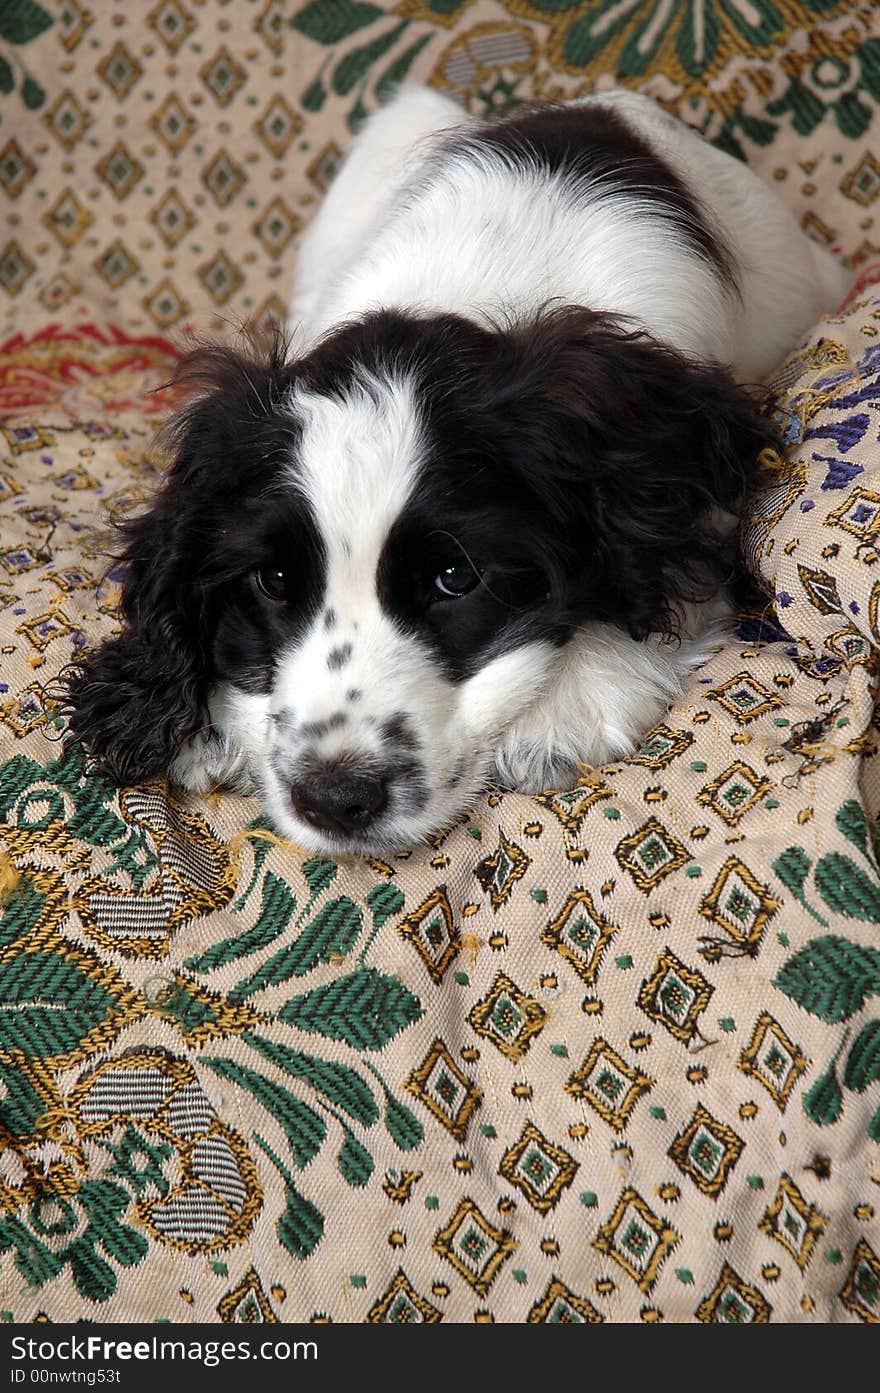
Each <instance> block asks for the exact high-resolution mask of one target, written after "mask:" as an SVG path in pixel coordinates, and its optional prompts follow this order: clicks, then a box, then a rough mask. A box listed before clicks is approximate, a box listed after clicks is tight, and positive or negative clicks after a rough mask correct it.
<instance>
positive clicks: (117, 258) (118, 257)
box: [95, 238, 138, 290]
mask: <svg viewBox="0 0 880 1393" xmlns="http://www.w3.org/2000/svg"><path fill="white" fill-rule="evenodd" d="M95 270H96V271H97V272H98V275H99V276H100V277H101V279H102V280H104V281H106V282H107V284H108V285H109V287H110V289H111V290H118V288H119V286H121V285H124V284H125V282H126V281H127V280H130V279H131V277H132V276H135V275H137V272H138V263H137V262H136V261H135V260H134V258H133V257H132V256H131V255H130V254H129V251H128V248H127V247H126V246H125V245H124V244H123V243H122V242H120V241H119V239H118V238H117V240H116V241H115V242H112V243H111V244H110V246H109V247H107V249H106V251H104V252H102V253H101V255H100V256H99V257H98V258H97V260H96V261H95Z"/></svg>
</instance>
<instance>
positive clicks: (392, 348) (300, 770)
mask: <svg viewBox="0 0 880 1393" xmlns="http://www.w3.org/2000/svg"><path fill="white" fill-rule="evenodd" d="M845 285H846V278H845V276H844V273H843V271H842V269H841V268H840V267H839V266H838V265H837V264H836V263H835V262H834V261H833V259H832V258H831V256H830V255H829V254H828V253H826V252H824V251H822V250H820V249H819V248H818V247H816V246H815V245H813V244H812V243H811V242H809V241H808V240H807V239H806V238H805V237H804V235H803V234H802V233H801V231H800V229H799V228H798V226H797V223H796V222H795V220H794V218H793V217H792V215H791V214H790V213H789V212H787V211H786V209H785V208H784V207H783V206H782V205H781V204H780V203H779V202H778V201H777V199H776V198H775V197H774V195H773V194H772V193H771V191H770V190H769V189H768V188H767V187H765V186H764V185H763V184H762V183H761V182H760V180H759V179H758V178H757V177H756V176H755V175H753V174H752V173H750V172H749V171H748V170H747V169H746V168H745V167H744V166H742V165H740V164H738V163H737V162H736V161H735V160H733V159H731V158H730V157H728V156H726V155H724V154H721V153H719V152H718V151H717V150H715V149H713V148H712V147H710V146H708V145H707V144H705V143H703V142H702V141H701V140H700V139H699V137H698V136H696V135H695V134H694V133H692V132H691V131H689V130H688V129H687V128H686V127H684V126H682V125H680V124H679V123H677V122H676V121H675V120H673V119H672V118H670V117H668V116H667V115H666V114H665V113H664V112H663V111H662V110H661V109H660V108H658V107H657V106H656V105H655V104H654V103H653V102H651V101H650V100H648V99H647V98H645V97H640V96H636V95H631V94H627V93H614V94H612V95H602V96H596V97H591V98H589V99H587V100H585V101H581V102H576V103H573V104H571V105H566V106H550V107H543V108H536V109H529V110H525V111H523V112H520V113H518V114H515V115H514V116H512V117H510V118H509V119H506V120H503V121H501V122H497V123H492V124H483V123H481V122H479V121H477V120H474V119H472V118H471V117H469V116H468V115H466V114H465V113H464V112H463V111H462V110H461V109H460V108H459V107H457V106H456V105H454V104H453V103H452V102H451V101H449V100H448V99H447V98H445V97H443V96H441V95H439V94H438V93H436V92H433V91H429V90H426V89H421V88H412V89H409V90H405V91H404V92H403V93H402V94H400V95H399V96H398V97H397V99H396V100H395V101H394V102H393V103H392V104H391V105H389V106H388V107H386V108H385V109H384V110H383V111H382V112H380V114H379V115H377V116H375V117H374V118H373V119H372V121H371V122H369V123H368V124H367V125H366V127H365V128H364V130H363V132H362V133H361V134H360V136H359V137H358V138H357V140H356V141H355V144H354V147H353V149H352V151H351V154H350V156H349V158H348V160H347V162H346V164H345V165H344V167H343V169H342V171H341V172H340V174H339V175H338V177H337V179H336V181H335V182H334V184H333V186H332V188H331V190H330V192H329V195H328V197H327V199H326V201H325V202H324V204H323V206H322V208H321V210H320V212H319V213H318V215H317V217H316V219H315V222H314V224H313V226H312V228H311V229H310V231H309V233H308V236H307V238H306V240H305V244H304V245H303V248H302V253H301V256H300V260H299V268H298V282H297V290H296V293H295V298H294V304H293V310H292V319H293V321H294V322H295V324H296V325H297V326H298V328H297V332H298V334H299V340H300V341H299V343H298V344H297V347H296V352H295V353H289V352H288V351H287V350H286V349H285V348H283V347H281V346H279V348H278V349H277V350H276V351H275V352H274V353H270V354H269V355H268V356H266V357H265V358H263V359H260V358H258V357H248V356H242V355H240V354H239V353H238V352H236V351H234V350H232V349H230V348H221V347H214V348H203V349H201V350H197V351H196V352H195V354H194V355H192V356H191V357H190V359H189V360H188V362H187V363H186V364H185V365H184V367H183V370H182V380H183V381H184V382H185V383H186V384H188V385H189V387H190V389H191V390H192V393H193V395H192V399H191V401H190V404H189V405H188V406H186V407H185V408H184V410H183V411H182V412H181V413H180V414H179V415H178V416H177V418H176V419H175V421H174V422H173V425H172V428H171V435H170V439H171V442H172V447H173V452H174V459H173V463H172V465H171V468H170V470H169V473H168V476H167V479H166V481H165V482H164V484H163V486H162V487H161V489H160V490H159V492H158V494H157V496H156V497H155V498H154V500H153V501H152V503H151V505H150V506H149V508H148V509H147V510H146V511H145V512H143V513H142V514H141V515H140V516H138V517H137V518H136V519H135V520H134V521H132V522H130V523H129V524H128V526H127V535H126V541H125V551H124V561H125V582H124V590H123V619H124V624H123V628H122V630H121V632H120V633H119V635H118V636H117V637H115V638H112V639H111V640H109V641H108V642H106V643H105V644H103V646H101V647H99V648H98V649H97V650H95V651H94V652H92V653H91V654H89V655H87V656H86V658H85V660H84V662H83V663H82V664H81V665H80V667H79V669H78V671H76V672H75V673H74V675H73V676H72V677H71V679H70V681H69V688H68V691H69V700H70V704H71V707H72V717H71V726H72V729H73V731H74V733H75V734H76V735H77V736H79V737H81V738H82V739H83V740H84V741H85V742H86V743H87V745H88V746H89V747H90V748H91V750H92V752H93V754H94V755H95V756H96V758H97V759H98V760H99V762H100V763H101V764H102V765H103V766H104V767H105V768H106V769H107V770H108V771H109V772H110V774H111V775H112V776H113V777H114V778H115V779H116V780H117V781H119V782H122V783H125V782H131V781H134V780H138V779H141V778H143V777H145V776H148V775H152V774H156V773H158V772H161V771H166V770H167V771H169V772H170V775H171V777H172V779H173V780H175V781H176V782H177V783H179V784H182V785H183V786H184V787H185V788H190V789H195V790H205V789H207V788H209V787H210V786H212V785H213V784H215V783H225V784H230V785H233V786H237V787H239V788H242V789H256V790H258V791H259V792H260V794H261V795H262V798H263V800H264V803H265V806H266V808H267V810H268V812H269V814H270V815H271V817H272V818H273V819H274V821H275V823H276V825H277V826H278V827H279V829H280V830H282V831H283V832H284V833H285V834H286V835H287V836H289V837H291V838H292V839H293V840H295V841H297V842H299V843H302V844H305V845H308V846H311V847H315V848H318V849H322V850H326V851H330V852H340V851H357V850H361V851H370V852H373V851H379V850H383V849H391V848H400V847H403V846H405V845H407V844H411V843H413V842H416V841H418V840H420V839H422V838H424V837H425V836H426V835H427V834H429V833H432V832H434V831H436V830H437V829H439V828H441V827H443V826H444V825H446V824H448V823H449V822H450V821H451V820H452V819H453V818H454V817H455V816H456V815H457V814H459V813H460V812H461V810H462V808H463V807H464V806H465V805H466V804H467V803H468V802H469V801H470V800H472V799H473V797H474V795H475V794H476V793H477V792H478V791H480V790H482V789H484V788H486V787H488V786H490V785H492V784H496V785H500V786H502V787H504V788H508V789H518V790H522V791H525V792H531V791H538V790H541V789H543V788H546V787H548V786H554V787H560V786H563V785H566V784H570V783H571V782H573V780H574V779H575V778H576V777H577V766H578V764H579V762H582V761H585V762H588V763H590V764H597V763H601V762H603V761H607V760H610V759H613V758H618V757H620V756H625V755H626V754H628V753H630V752H631V751H632V750H633V749H634V748H635V747H636V745H637V743H638V742H639V740H640V737H641V736H642V735H643V734H644V732H645V731H646V730H647V729H648V728H649V727H650V726H651V725H652V724H653V723H655V722H656V721H657V720H658V719H660V717H661V716H662V715H663V713H664V711H665V710H666V708H667V706H668V704H669V703H670V701H672V700H673V699H674V698H675V696H676V695H677V694H678V693H679V691H680V690H681V686H682V683H683V680H684V679H685V678H686V676H687V675H688V673H689V672H690V671H691V670H692V669H693V668H695V667H696V666H697V665H699V664H700V663H702V662H703V661H704V660H705V658H706V656H707V654H708V652H709V649H710V646H711V644H712V643H713V642H717V641H718V640H719V637H720V636H722V635H723V633H724V624H725V620H726V618H727V616H728V614H729V609H730V605H729V599H728V597H727V595H726V593H725V580H726V577H727V576H728V574H729V571H730V566H731V557H732V553H733V545H732V533H733V530H734V519H735V515H736V513H737V510H738V508H739V507H740V505H741V502H742V499H743V496H744V493H745V491H746V490H747V488H748V487H749V486H750V484H751V483H752V482H753V481H754V479H755V476H756V472H757V467H756V459H757V456H758V455H759V453H760V451H761V449H762V447H763V446H764V445H765V444H766V443H768V442H770V441H772V439H773V431H772V429H771V427H770V426H769V425H768V423H767V421H766V420H764V419H763V418H762V416H761V414H760V412H759V410H758V407H757V405H756V400H755V397H754V395H753V394H752V392H751V391H750V390H749V389H748V388H747V387H744V386H742V385H738V384H742V383H752V382H754V381H756V380H757V379H759V378H761V377H762V376H763V375H764V374H766V373H767V372H768V371H769V370H770V369H771V368H772V367H773V366H774V365H775V364H776V363H777V362H778V361H779V360H780V359H781V358H782V356H783V355H784V354H785V352H786V350H787V349H788V348H790V347H791V346H792V344H793V343H795V342H796V341H797V339H798V337H799V336H800V335H801V334H802V333H803V332H804V330H805V329H807V328H808V327H809V326H810V325H811V324H812V323H813V322H814V321H815V319H816V318H817V317H818V315H819V314H820V313H821V312H822V311H823V310H825V309H828V308H833V307H834V306H835V305H836V304H837V303H838V302H839V300H840V299H841V297H842V295H843V293H844V291H845Z"/></svg>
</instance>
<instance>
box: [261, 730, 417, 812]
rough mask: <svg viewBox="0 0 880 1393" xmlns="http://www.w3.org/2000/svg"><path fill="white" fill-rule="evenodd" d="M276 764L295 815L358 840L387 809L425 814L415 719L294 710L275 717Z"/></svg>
mask: <svg viewBox="0 0 880 1393" xmlns="http://www.w3.org/2000/svg"><path fill="white" fill-rule="evenodd" d="M274 725H275V732H276V745H275V751H274V755H273V759H272V767H273V770H274V773H275V776H276V778H277V779H278V781H279V783H280V784H281V787H282V790H283V796H284V797H285V798H286V799H287V801H288V803H289V806H290V808H291V810H292V812H293V813H294V815H295V816H296V817H298V818H300V819H301V820H302V821H303V822H305V823H307V824H308V825H309V826H310V827H314V828H316V829H318V830H320V831H322V832H326V833H328V834H330V835H332V836H335V837H343V838H346V839H348V838H354V839H355V840H359V839H360V836H361V835H362V834H363V833H365V832H367V831H368V830H369V829H373V828H375V827H376V826H378V825H381V823H382V820H383V817H384V816H385V815H386V814H397V813H414V812H420V811H421V810H422V809H423V808H424V806H425V804H426V802H427V800H428V779H427V774H426V770H425V766H424V764H423V761H422V759H421V758H420V755H419V751H420V748H421V742H420V740H419V737H418V735H417V733H416V730H415V723H414V721H413V719H412V718H411V717H410V716H408V715H407V714H406V713H404V712H400V711H397V712H393V713H392V714H391V715H390V716H387V717H384V718H379V717H374V716H370V715H367V714H359V715H358V717H357V718H354V717H353V716H351V715H349V714H348V713H346V712H344V711H336V712H331V713H330V714H329V715H327V716H324V717H321V718H317V719H310V720H298V719H297V716H296V713H295V712H294V711H292V710H290V709H286V710H284V711H282V712H280V713H279V714H278V715H276V716H275V718H274Z"/></svg>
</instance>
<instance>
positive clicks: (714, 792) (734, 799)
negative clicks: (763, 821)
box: [697, 760, 773, 827]
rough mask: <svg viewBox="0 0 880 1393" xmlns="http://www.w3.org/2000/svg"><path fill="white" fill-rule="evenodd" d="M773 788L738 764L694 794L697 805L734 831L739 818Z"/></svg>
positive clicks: (731, 766)
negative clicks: (733, 828)
mask: <svg viewBox="0 0 880 1393" xmlns="http://www.w3.org/2000/svg"><path fill="white" fill-rule="evenodd" d="M772 787H773V784H772V783H771V782H770V780H769V779H765V778H764V776H763V775H762V774H758V773H756V772H755V770H754V769H751V768H750V767H749V765H748V764H744V763H743V762H742V760H737V761H736V762H735V763H734V764H731V765H728V767H727V768H726V769H725V770H724V772H723V773H721V774H719V775H718V778H717V779H712V780H711V782H710V783H708V784H706V785H705V787H704V788H701V789H700V792H699V793H698V794H697V802H698V803H703V804H704V805H705V806H706V807H707V808H711V809H712V811H713V813H717V814H718V816H719V817H720V818H721V819H722V821H724V822H726V823H727V825H728V827H736V825H737V823H738V822H739V821H740V819H741V818H742V817H744V815H745V814H746V813H747V812H748V811H749V809H750V808H753V807H754V806H755V804H756V803H759V802H760V801H761V799H762V798H763V797H764V796H765V795H766V794H768V793H769V792H770V790H771V788H772Z"/></svg>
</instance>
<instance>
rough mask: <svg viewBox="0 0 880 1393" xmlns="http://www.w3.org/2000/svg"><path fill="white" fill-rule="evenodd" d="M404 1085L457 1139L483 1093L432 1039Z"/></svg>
mask: <svg viewBox="0 0 880 1393" xmlns="http://www.w3.org/2000/svg"><path fill="white" fill-rule="evenodd" d="M406 1086H407V1088H408V1090H409V1092H410V1093H412V1094H414V1095H415V1097H416V1098H418V1099H419V1100H420V1101H421V1102H422V1103H424V1105H425V1107H426V1108H427V1109H428V1111H429V1112H430V1113H432V1114H433V1116H434V1117H435V1118H436V1119H437V1121H438V1122H440V1123H442V1125H443V1126H444V1127H445V1128H446V1130H447V1131H448V1132H451V1133H452V1135H453V1136H454V1137H455V1139H456V1140H457V1141H464V1138H465V1135H466V1133H467V1129H468V1123H469V1122H470V1120H471V1115H472V1113H473V1111H474V1108H475V1107H477V1105H478V1104H479V1102H480V1099H481V1098H482V1096H483V1095H482V1094H481V1092H480V1090H479V1089H478V1088H477V1087H476V1085H475V1084H474V1081H473V1079H469V1078H468V1076H467V1074H466V1073H465V1072H464V1070H462V1069H460V1068H459V1067H458V1065H457V1064H456V1062H455V1060H454V1059H453V1057H452V1055H451V1053H450V1051H449V1050H448V1049H447V1047H446V1045H445V1044H444V1043H443V1041H442V1040H440V1039H437V1040H435V1041H434V1043H433V1044H432V1046H431V1048H430V1049H429V1050H428V1053H427V1054H426V1056H425V1058H424V1059H423V1060H422V1062H421V1064H420V1065H419V1067H418V1068H417V1069H414V1070H413V1072H412V1074H410V1076H409V1078H408V1080H407V1084H406Z"/></svg>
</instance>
